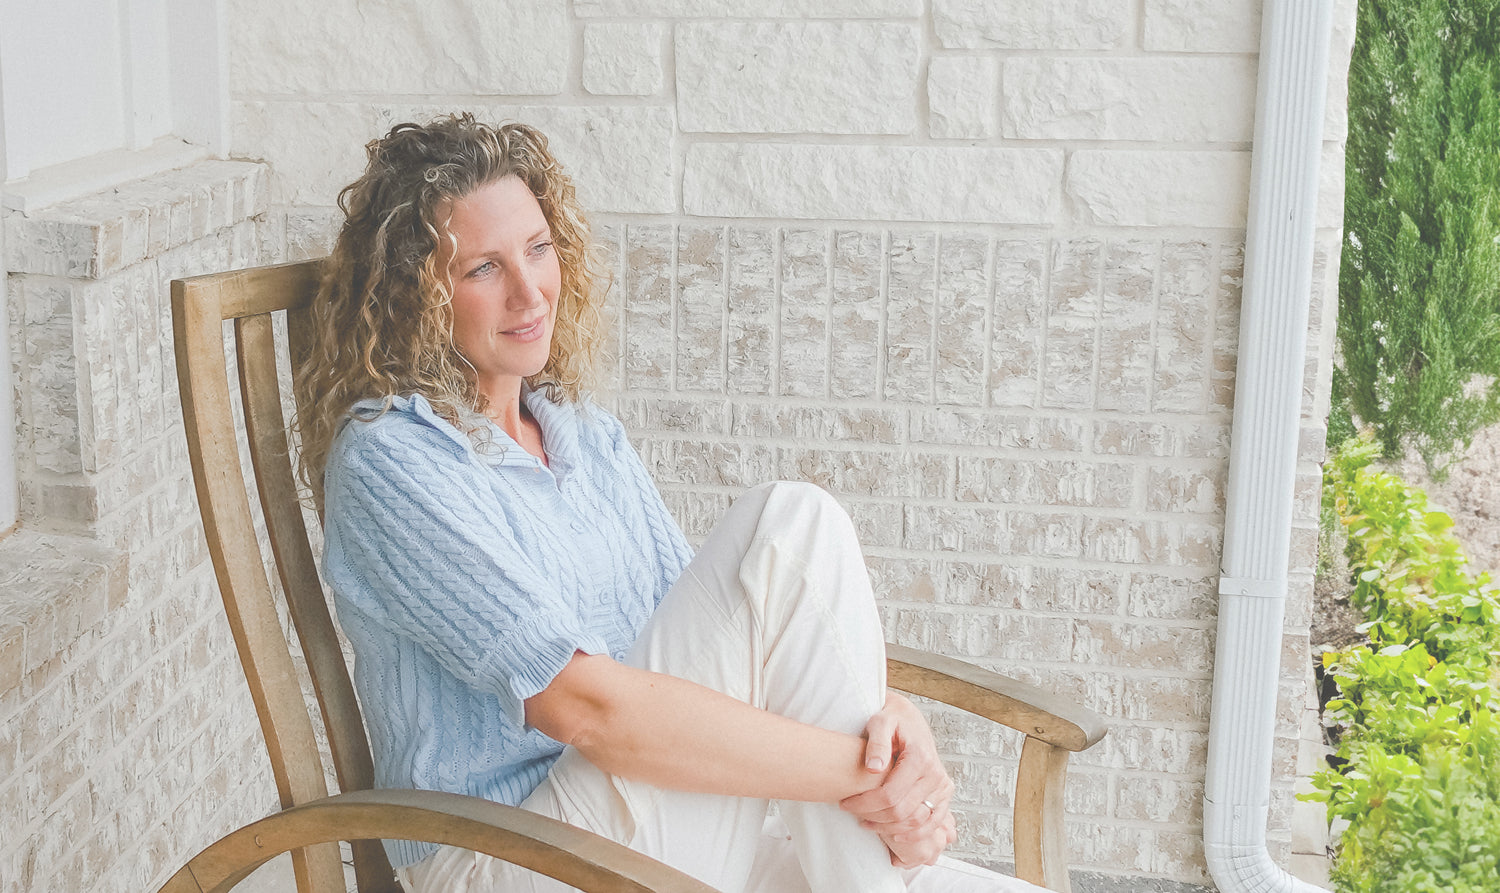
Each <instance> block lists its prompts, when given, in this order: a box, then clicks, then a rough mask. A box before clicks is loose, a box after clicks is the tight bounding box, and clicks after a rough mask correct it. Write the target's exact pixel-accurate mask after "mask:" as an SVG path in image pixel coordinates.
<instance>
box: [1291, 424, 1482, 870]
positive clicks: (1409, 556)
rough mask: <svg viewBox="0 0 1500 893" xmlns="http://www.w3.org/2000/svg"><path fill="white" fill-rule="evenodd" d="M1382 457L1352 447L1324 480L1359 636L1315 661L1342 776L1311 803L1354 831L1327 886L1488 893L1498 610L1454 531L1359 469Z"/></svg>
mask: <svg viewBox="0 0 1500 893" xmlns="http://www.w3.org/2000/svg"><path fill="white" fill-rule="evenodd" d="M1379 451H1380V447H1379V446H1378V445H1377V444H1375V443H1374V441H1373V440H1372V439H1369V438H1365V439H1357V440H1353V441H1350V442H1349V443H1347V444H1345V446H1344V448H1343V449H1341V450H1339V451H1338V452H1336V453H1335V454H1334V455H1333V457H1332V458H1331V460H1330V462H1329V464H1328V467H1327V469H1326V470H1325V478H1324V494H1325V500H1326V501H1325V508H1326V509H1328V510H1330V511H1332V512H1333V513H1334V514H1336V516H1337V518H1338V520H1339V522H1340V523H1341V524H1342V525H1343V527H1344V529H1345V531H1346V532H1347V535H1348V540H1347V546H1346V554H1347V556H1348V558H1349V566H1350V569H1351V573H1352V580H1351V582H1352V583H1353V584H1354V591H1353V594H1352V596H1351V601H1352V602H1353V603H1354V604H1355V605H1356V606H1358V607H1359V608H1360V609H1361V610H1362V611H1364V612H1365V616H1366V617H1368V618H1369V621H1368V622H1367V623H1366V624H1364V626H1363V629H1364V630H1365V631H1366V633H1367V634H1368V635H1369V637H1370V643H1369V644H1368V645H1360V646H1356V647H1353V648H1349V649H1346V650H1344V651H1340V652H1330V653H1328V654H1325V655H1324V666H1325V668H1326V670H1327V673H1328V674H1329V675H1331V676H1332V677H1333V679H1334V681H1335V682H1336V683H1337V684H1338V687H1339V697H1338V698H1336V699H1334V700H1332V701H1330V702H1329V703H1328V705H1327V707H1328V712H1329V716H1330V717H1331V718H1333V719H1334V720H1336V721H1337V722H1338V723H1339V725H1340V726H1341V727H1342V728H1343V730H1344V731H1343V735H1342V738H1341V740H1340V743H1339V751H1338V755H1339V756H1340V757H1341V758H1342V759H1343V760H1344V763H1343V765H1342V767H1341V768H1339V769H1326V770H1323V771H1321V772H1319V773H1317V774H1316V775H1315V776H1314V778H1313V784H1314V787H1315V790H1316V792H1315V793H1314V794H1312V795H1310V796H1311V797H1312V798H1313V799H1319V800H1324V801H1325V802H1327V804H1328V814H1329V817H1330V818H1343V819H1347V820H1348V821H1349V823H1350V824H1349V826H1348V828H1347V829H1346V830H1345V832H1344V834H1343V836H1342V838H1341V839H1340V841H1339V843H1340V849H1339V855H1338V858H1337V860H1336V861H1335V864H1334V869H1333V874H1332V877H1333V880H1334V883H1335V885H1336V887H1337V888H1338V889H1339V890H1341V891H1345V893H1356V891H1357V893H1426V891H1431V893H1438V891H1460V893H1466V891H1474V893H1478V891H1494V890H1500V771H1497V769H1500V763H1497V762H1496V761H1497V759H1500V726H1497V724H1496V721H1495V713H1496V711H1497V710H1500V700H1497V695H1496V692H1497V688H1496V684H1495V683H1496V678H1495V676H1496V668H1497V666H1500V661H1497V656H1500V599H1497V597H1496V593H1495V588H1494V587H1493V586H1492V584H1491V583H1490V581H1489V577H1488V576H1487V575H1485V574H1480V575H1477V576H1475V575H1472V574H1471V573H1470V572H1469V569H1468V567H1467V563H1466V560H1465V558H1464V553H1463V549H1462V547H1461V546H1460V544H1459V543H1458V541H1457V539H1456V538H1454V536H1453V534H1452V532H1451V529H1450V528H1451V527H1452V524H1453V522H1452V520H1451V519H1450V518H1449V517H1448V516H1447V515H1445V514H1443V513H1442V512H1438V511H1434V510H1433V509H1432V508H1430V507H1429V506H1428V504H1427V497H1426V494H1424V493H1423V492H1422V491H1421V490H1417V489H1415V488H1412V487H1408V486H1407V485H1406V484H1405V483H1403V482H1402V481H1401V480H1400V479H1399V478H1396V477H1395V476H1394V475H1390V474H1387V473H1384V472H1381V471H1379V470H1377V469H1375V468H1374V467H1373V466H1371V464H1370V463H1371V461H1372V459H1373V458H1374V457H1375V456H1376V455H1377V454H1378V453H1379Z"/></svg>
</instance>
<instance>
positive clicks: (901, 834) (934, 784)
mask: <svg viewBox="0 0 1500 893" xmlns="http://www.w3.org/2000/svg"><path fill="white" fill-rule="evenodd" d="M864 735H865V740H866V743H865V769H866V771H868V772H871V773H877V774H882V773H883V774H884V775H885V778H884V780H883V781H882V782H881V783H880V785H879V787H876V788H873V789H871V790H869V791H866V792H864V793H862V794H856V795H855V796H853V797H849V798H846V799H845V800H843V801H841V802H840V803H839V806H840V807H841V808H842V809H844V810H845V811H846V812H849V813H851V814H853V815H854V816H855V817H857V818H858V819H859V820H860V825H862V826H863V827H865V828H868V829H870V830H872V831H874V832H876V833H877V834H879V835H880V839H881V840H882V841H883V842H884V843H885V845H886V848H887V849H889V850H890V851H891V864H892V865H895V866H897V867H898V868H912V867H915V866H918V865H931V864H933V863H934V862H936V861H937V859H938V856H940V855H941V854H942V852H943V850H944V849H946V848H947V847H948V845H949V844H951V843H953V841H954V839H955V838H956V837H957V832H956V831H955V829H954V823H953V814H952V813H951V812H950V811H949V805H950V804H951V803H952V800H953V781H952V779H950V778H949V777H948V772H947V770H946V769H944V768H943V763H942V761H941V760H940V759H939V758H938V753H937V742H936V741H935V740H934V739H933V737H932V729H931V728H929V727H928V725H927V721H926V719H925V718H923V716H922V714H921V712H920V711H918V710H917V708H916V705H914V704H912V702H911V701H909V700H907V699H906V698H904V697H902V696H901V695H899V694H896V693H895V692H890V693H888V694H887V695H886V701H885V706H884V707H882V708H881V709H880V712H879V713H876V714H875V715H874V716H872V717H870V721H869V722H868V723H867V724H866V725H865V731H864Z"/></svg>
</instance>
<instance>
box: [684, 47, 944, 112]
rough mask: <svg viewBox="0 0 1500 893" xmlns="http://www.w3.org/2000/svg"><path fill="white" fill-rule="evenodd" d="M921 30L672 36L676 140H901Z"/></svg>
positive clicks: (911, 91) (917, 68) (914, 81)
mask: <svg viewBox="0 0 1500 893" xmlns="http://www.w3.org/2000/svg"><path fill="white" fill-rule="evenodd" d="M919 41H920V31H919V29H918V28H917V27H916V26H915V25H896V24H886V23H871V24H864V23H851V22H842V23H833V22H798V23H775V24H766V23H759V22H734V23H716V22H713V23H688V24H682V25H678V26H677V28H676V71H677V117H678V126H679V127H680V128H681V129H682V130H683V131H685V132H689V133H692V132H712V133H910V132H912V130H913V129H914V128H915V127H916V114H915V110H914V108H913V106H912V103H911V96H912V94H913V91H914V90H915V89H916V84H917V75H918V71H919V65H918V62H919V48H918V44H919Z"/></svg>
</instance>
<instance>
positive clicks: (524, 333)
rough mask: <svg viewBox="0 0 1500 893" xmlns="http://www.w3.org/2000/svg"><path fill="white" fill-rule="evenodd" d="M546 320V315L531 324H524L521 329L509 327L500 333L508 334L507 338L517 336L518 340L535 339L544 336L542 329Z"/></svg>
mask: <svg viewBox="0 0 1500 893" xmlns="http://www.w3.org/2000/svg"><path fill="white" fill-rule="evenodd" d="M546 321H547V320H546V318H545V317H544V318H542V319H538V320H537V321H536V322H534V323H531V324H530V325H527V326H522V327H521V328H519V329H509V330H506V331H503V332H501V333H500V334H502V335H504V336H506V337H507V338H515V339H516V340H518V341H535V340H536V339H538V338H540V337H542V330H543V328H544V326H543V323H545V322H546Z"/></svg>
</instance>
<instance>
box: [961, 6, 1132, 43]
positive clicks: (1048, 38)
mask: <svg viewBox="0 0 1500 893" xmlns="http://www.w3.org/2000/svg"><path fill="white" fill-rule="evenodd" d="M1134 5H1135V4H1134V3H1132V2H1130V0H1048V2H1040V3H1038V2H1032V3H1016V2H995V0H933V5H932V23H933V27H934V29H935V30H936V31H937V36H938V40H940V41H941V42H942V45H943V46H945V47H955V48H957V47H964V48H980V47H1001V48H1004V49H1015V50H1108V49H1114V48H1115V47H1118V46H1122V45H1124V44H1125V43H1126V42H1127V41H1128V40H1129V38H1130V36H1131V25H1132V22H1131V18H1132V12H1133V10H1132V7H1134Z"/></svg>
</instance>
